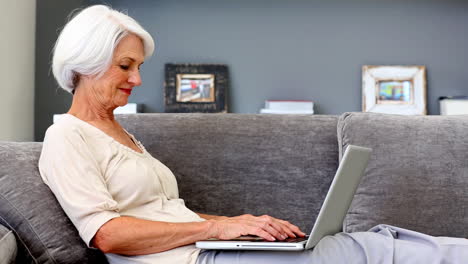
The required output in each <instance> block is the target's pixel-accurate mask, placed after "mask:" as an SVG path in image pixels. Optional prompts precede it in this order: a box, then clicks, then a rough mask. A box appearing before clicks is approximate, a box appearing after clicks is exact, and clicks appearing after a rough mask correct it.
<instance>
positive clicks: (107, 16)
mask: <svg viewBox="0 0 468 264" xmlns="http://www.w3.org/2000/svg"><path fill="white" fill-rule="evenodd" d="M128 34H135V35H136V36H138V37H139V38H140V39H141V40H142V41H143V46H144V53H145V54H144V55H145V57H150V56H151V55H152V54H153V51H154V41H153V38H152V37H151V35H150V34H149V33H148V32H147V31H146V30H145V29H143V27H141V26H140V24H138V22H136V21H135V20H134V19H133V18H131V17H129V16H128V15H125V14H123V13H121V12H119V11H116V10H113V9H111V8H109V7H108V6H105V5H94V6H90V7H88V8H85V9H83V10H82V11H80V12H79V13H78V14H77V15H76V16H75V17H73V18H72V19H71V20H70V21H69V22H68V23H67V24H66V25H65V27H64V28H63V30H62V32H61V33H60V36H59V37H58V39H57V42H56V43H55V47H54V55H53V59H52V72H53V74H54V77H55V79H56V80H57V82H58V84H59V85H60V87H62V88H63V89H64V90H66V91H68V92H70V93H73V92H74V90H75V88H76V85H77V84H78V80H79V76H80V75H96V76H97V77H98V78H99V77H101V76H102V74H104V72H105V71H106V70H107V69H108V68H109V66H110V64H111V63H112V56H113V53H114V49H115V48H116V47H117V45H118V44H119V42H120V40H122V38H124V37H125V36H127V35H128Z"/></svg>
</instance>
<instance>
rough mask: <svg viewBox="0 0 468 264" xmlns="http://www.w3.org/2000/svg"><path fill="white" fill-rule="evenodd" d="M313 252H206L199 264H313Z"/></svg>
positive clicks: (203, 253) (199, 257)
mask: <svg viewBox="0 0 468 264" xmlns="http://www.w3.org/2000/svg"><path fill="white" fill-rule="evenodd" d="M312 252H313V251H312V250H306V251H299V252H297V251H296V252H288V251H218V250H206V251H203V252H201V253H200V255H199V256H198V259H197V264H280V263H282V264H283V263H294V264H305V263H312ZM314 263H315V262H314Z"/></svg>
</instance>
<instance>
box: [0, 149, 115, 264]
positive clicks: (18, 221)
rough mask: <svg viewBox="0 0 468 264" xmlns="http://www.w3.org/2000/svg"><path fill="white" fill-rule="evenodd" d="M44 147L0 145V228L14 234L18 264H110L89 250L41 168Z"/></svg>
mask: <svg viewBox="0 0 468 264" xmlns="http://www.w3.org/2000/svg"><path fill="white" fill-rule="evenodd" d="M41 147H42V144H41V143H30V142H29V143H17V142H1V143H0V160H1V162H0V224H2V225H4V226H5V227H7V228H8V229H10V230H12V231H13V232H14V233H15V235H16V236H17V237H16V241H17V245H18V254H17V258H16V263H77V264H78V263H107V260H106V259H105V257H104V255H103V254H102V253H101V252H100V251H98V250H93V249H89V248H87V247H86V245H85V244H84V242H83V241H82V240H81V238H80V237H79V235H78V232H77V231H76V229H75V227H74V226H73V224H72V223H71V222H70V220H69V219H68V217H66V215H65V213H64V212H63V210H62V208H61V207H60V205H59V204H58V202H57V200H56V199H55V197H54V195H53V194H52V192H51V191H50V189H49V188H48V187H47V186H46V185H45V184H44V183H43V182H42V179H41V177H40V175H39V171H38V168H37V162H38V158H39V155H40V152H41Z"/></svg>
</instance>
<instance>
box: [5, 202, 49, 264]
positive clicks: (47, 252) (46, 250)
mask: <svg viewBox="0 0 468 264" xmlns="http://www.w3.org/2000/svg"><path fill="white" fill-rule="evenodd" d="M0 197H2V198H3V199H4V200H6V202H8V204H10V206H11V207H12V208H13V209H14V210H15V211H16V212H17V213H18V214H19V215H20V216H21V217H23V218H24V219H26V217H25V216H24V215H23V214H22V213H21V212H20V211H19V210H18V209H17V208H16V207H15V206H13V205H12V203H11V202H10V200H8V199H7V198H6V197H5V196H3V195H2V194H0ZM2 219H3V221H4V222H5V223H7V221H6V220H5V219H4V218H2ZM26 223H28V226H29V228H30V229H31V231H32V232H33V233H34V235H36V236H37V238H38V240H39V242H40V243H41V245H42V246H43V247H44V248H45V252H46V254H47V255H48V256H49V257H50V259H51V260H52V261H53V262H54V263H55V264H58V263H57V261H56V260H55V258H54V257H52V255H50V253H49V248H47V247H46V245H44V243H43V242H42V240H41V239H40V236H39V235H38V234H37V233H36V231H35V230H34V228H33V227H32V226H31V224H30V223H29V221H26ZM7 224H8V223H7ZM8 225H9V226H10V228H11V225H10V224H8ZM11 229H12V230H14V229H13V228H11ZM15 233H16V234H17V236H18V238H19V235H18V233H17V232H16V230H15ZM20 240H21V238H20ZM22 243H23V245H25V248H27V249H28V251H29V253H30V254H31V251H30V250H29V248H28V247H26V244H25V243H24V242H23V241H22ZM31 256H32V257H33V258H34V255H32V254H31ZM36 263H37V261H36Z"/></svg>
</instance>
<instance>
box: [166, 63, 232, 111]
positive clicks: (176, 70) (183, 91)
mask: <svg viewBox="0 0 468 264" xmlns="http://www.w3.org/2000/svg"><path fill="white" fill-rule="evenodd" d="M165 80H166V81H165V83H164V104H165V112H166V113H194V112H201V113H226V112H227V102H226V95H227V90H228V84H229V78H228V70H227V66H226V65H220V64H166V65H165Z"/></svg>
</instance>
